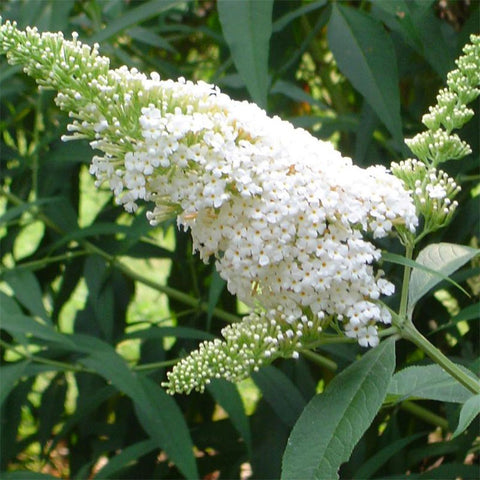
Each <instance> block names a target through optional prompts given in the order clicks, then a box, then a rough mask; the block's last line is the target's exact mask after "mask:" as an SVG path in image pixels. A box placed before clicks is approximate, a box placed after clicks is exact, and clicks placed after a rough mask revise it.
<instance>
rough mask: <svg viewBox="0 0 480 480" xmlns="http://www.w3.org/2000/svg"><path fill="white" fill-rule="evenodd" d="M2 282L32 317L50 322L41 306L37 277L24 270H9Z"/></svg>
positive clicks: (40, 291) (40, 293)
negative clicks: (4, 282) (5, 283)
mask: <svg viewBox="0 0 480 480" xmlns="http://www.w3.org/2000/svg"><path fill="white" fill-rule="evenodd" d="M4 280H5V281H6V282H7V283H8V284H9V285H10V287H11V288H12V290H13V293H14V294H15V297H16V298H17V300H18V301H19V302H20V303H21V304H22V305H23V306H24V307H25V308H26V309H27V310H28V311H29V312H30V313H32V315H38V316H39V317H41V318H42V319H43V320H45V321H46V322H49V323H51V320H50V318H49V316H48V314H47V311H46V310H45V306H44V305H43V295H42V290H41V288H40V284H39V283H38V280H37V277H36V276H35V275H34V274H33V273H32V272H31V271H30V270H25V269H14V270H9V271H8V272H6V273H5V275H4Z"/></svg>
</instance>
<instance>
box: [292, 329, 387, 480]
mask: <svg viewBox="0 0 480 480" xmlns="http://www.w3.org/2000/svg"><path fill="white" fill-rule="evenodd" d="M394 367H395V342H394V339H392V338H390V339H388V340H386V341H385V342H382V343H381V344H380V345H379V346H378V347H376V348H375V349H373V350H370V351H369V352H368V353H367V354H365V355H364V357H363V358H362V359H361V360H359V361H358V362H356V363H353V364H352V365H351V366H350V367H348V368H347V369H346V370H344V371H343V372H342V373H340V374H339V375H338V376H337V377H335V379H334V380H333V381H332V382H331V383H330V385H329V386H328V387H327V389H326V390H325V392H324V393H322V394H320V395H317V396H315V397H314V398H313V400H311V402H310V403H309V404H308V405H307V406H306V408H305V410H304V411H303V413H302V415H301V416H300V418H299V420H298V422H297V423H296V425H295V427H294V428H293V430H292V433H291V435H290V438H289V440H288V445H287V448H286V450H285V453H284V456H283V468H282V480H297V479H300V478H301V479H302V480H310V479H311V480H313V479H315V480H333V479H337V478H338V473H337V472H338V469H339V468H340V466H341V464H342V463H343V462H345V461H347V460H348V458H349V457H350V455H351V453H352V451H353V448H354V446H355V445H356V443H357V442H358V441H359V440H360V438H361V436H362V435H363V433H364V432H365V430H366V429H367V428H368V426H369V425H370V424H371V422H372V420H373V419H374V417H375V415H376V414H377V412H378V410H379V408H380V407H381V405H382V402H383V399H384V398H385V395H386V393H387V388H388V385H389V383H390V379H391V376H392V373H393V370H394Z"/></svg>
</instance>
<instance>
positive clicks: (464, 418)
mask: <svg viewBox="0 0 480 480" xmlns="http://www.w3.org/2000/svg"><path fill="white" fill-rule="evenodd" d="M478 415H480V394H478V395H474V396H473V397H470V398H469V399H468V400H467V401H466V402H465V404H464V405H463V406H462V409H461V410H460V418H459V419H458V426H457V428H456V429H455V431H454V432H453V435H452V438H455V437H458V436H459V435H460V434H461V433H463V432H464V431H465V430H466V429H467V428H468V426H469V425H470V424H471V423H472V422H473V420H474V419H475V418H476V417H477V416H478Z"/></svg>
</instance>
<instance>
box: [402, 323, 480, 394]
mask: <svg viewBox="0 0 480 480" xmlns="http://www.w3.org/2000/svg"><path fill="white" fill-rule="evenodd" d="M401 335H402V337H403V338H404V339H406V340H409V341H411V342H412V343H414V344H415V345H416V346H417V347H418V348H420V350H422V352H424V353H425V354H426V355H427V356H429V357H430V358H431V359H432V360H433V361H434V362H435V363H436V364H438V365H440V366H441V367H442V368H443V369H444V370H445V371H446V372H447V373H449V374H450V375H451V376H452V377H453V378H455V379H456V380H458V381H459V382H460V383H461V384H462V385H463V386H464V387H465V388H467V389H468V390H470V391H471V392H472V393H474V394H478V393H480V382H479V381H478V380H476V379H475V378H474V377H473V376H471V375H469V374H468V373H466V372H465V371H464V370H462V369H461V368H460V366H459V365H457V364H456V363H454V362H452V361H451V360H450V359H449V358H448V357H447V356H445V355H444V354H443V353H442V352H441V351H440V350H439V349H438V348H436V347H435V346H434V345H432V344H431V343H430V342H429V341H428V340H427V339H426V338H425V337H424V336H423V335H422V334H421V333H420V332H419V331H418V330H417V329H416V328H415V326H414V325H413V323H412V321H411V320H410V319H407V320H406V321H405V322H404V324H403V325H402V327H401Z"/></svg>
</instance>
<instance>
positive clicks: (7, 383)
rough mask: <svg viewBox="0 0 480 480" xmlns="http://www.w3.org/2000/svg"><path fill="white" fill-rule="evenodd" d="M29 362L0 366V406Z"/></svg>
mask: <svg viewBox="0 0 480 480" xmlns="http://www.w3.org/2000/svg"><path fill="white" fill-rule="evenodd" d="M29 363H30V362H29V361H28V360H23V361H21V362H17V363H13V364H7V365H4V366H3V365H2V366H1V367H0V406H1V405H2V404H3V401H4V400H5V399H6V398H7V397H8V394H9V393H10V392H11V391H12V389H13V387H14V386H15V384H16V383H17V380H19V379H20V378H21V377H22V376H23V375H24V373H25V369H26V367H27V365H28V364H29Z"/></svg>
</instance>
